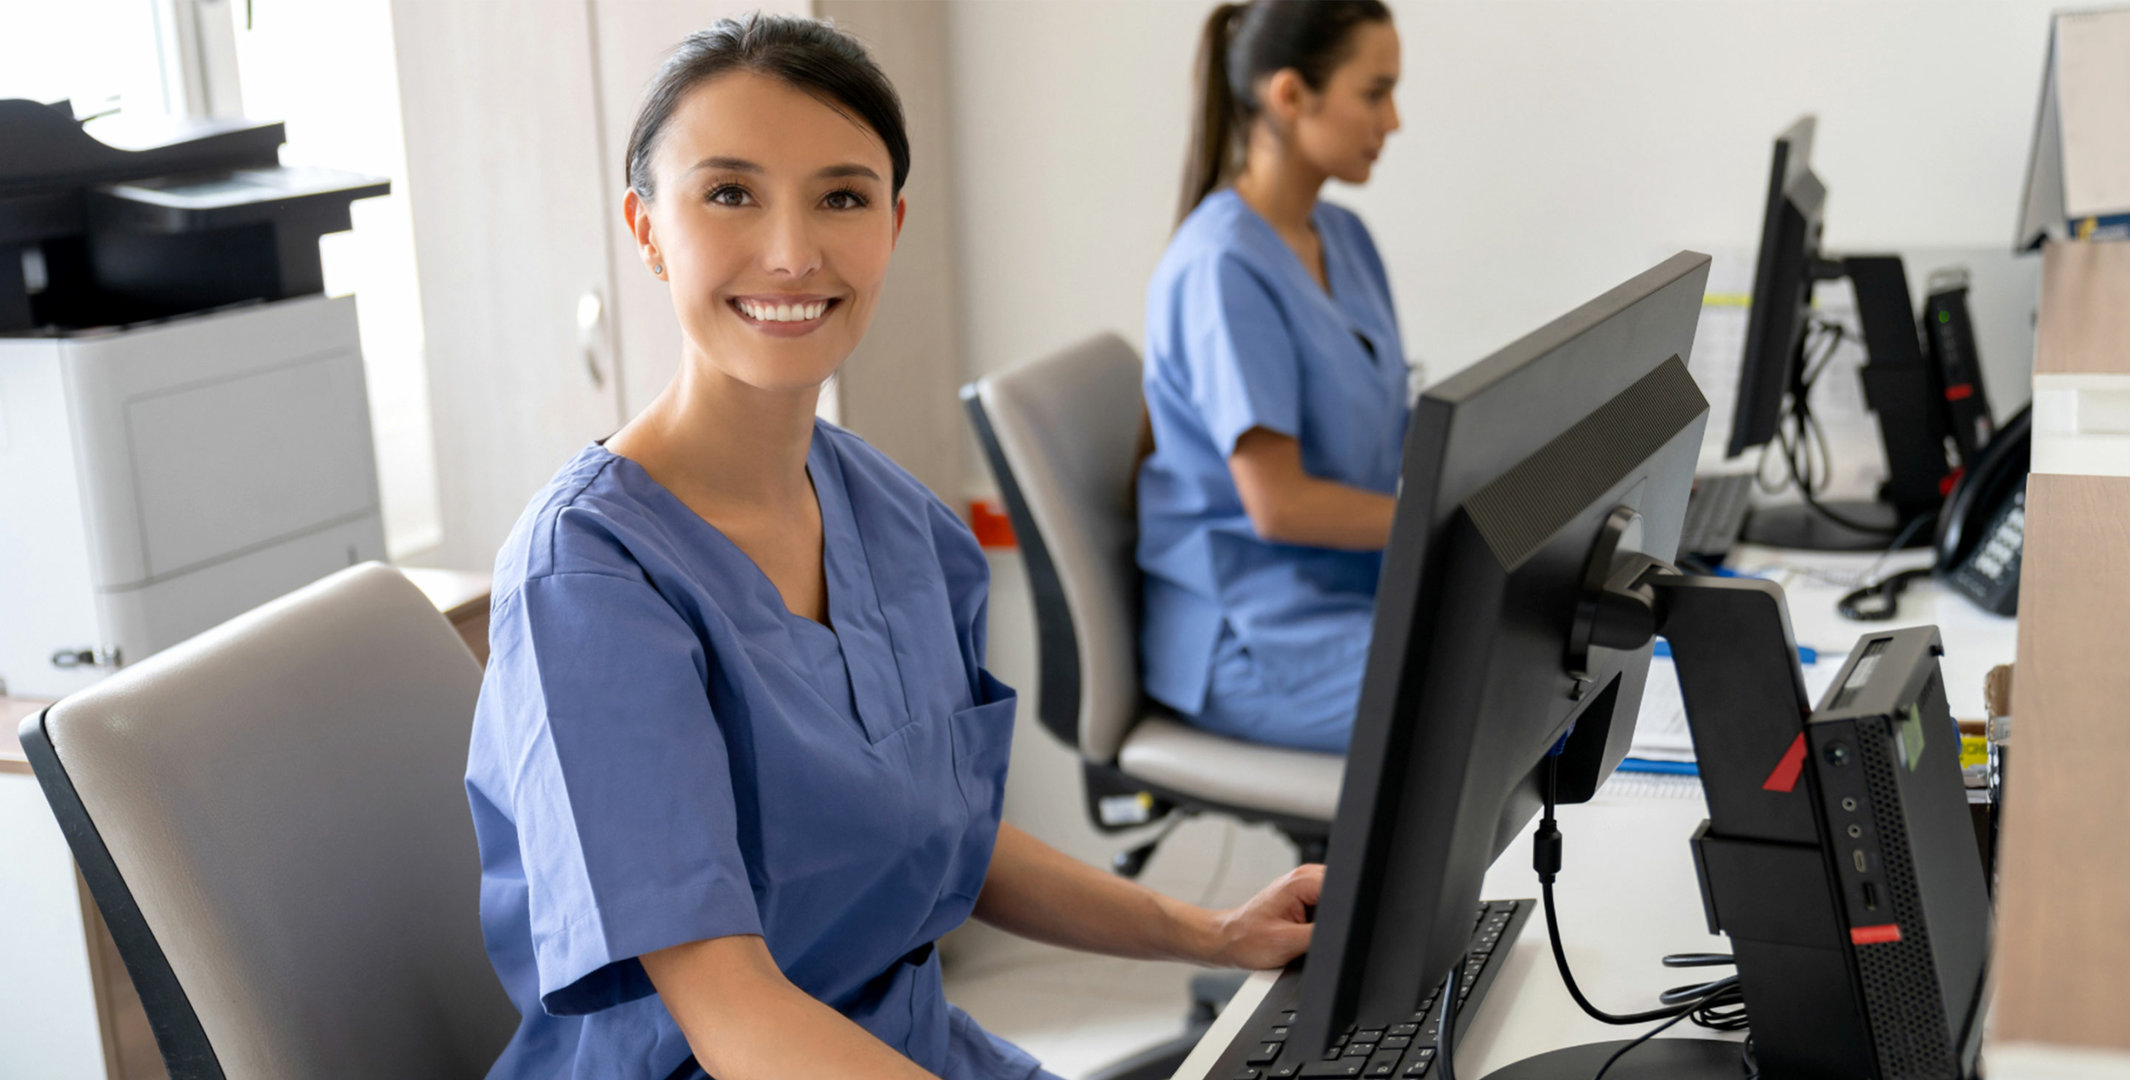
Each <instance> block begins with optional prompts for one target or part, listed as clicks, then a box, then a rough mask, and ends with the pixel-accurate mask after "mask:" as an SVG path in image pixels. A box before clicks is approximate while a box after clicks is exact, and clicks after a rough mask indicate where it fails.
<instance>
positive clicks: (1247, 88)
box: [1176, 0, 1390, 221]
mask: <svg viewBox="0 0 2130 1080" xmlns="http://www.w3.org/2000/svg"><path fill="white" fill-rule="evenodd" d="M1389 21H1390V8H1389V7H1387V6H1385V5H1384V3H1383V0H1245V2H1242V3H1226V4H1221V5H1219V6H1217V7H1215V8H1214V9H1213V13H1212V14H1211V15H1208V16H1206V25H1205V31H1204V32H1203V34H1201V35H1200V37H1199V40H1198V71H1197V76H1198V102H1197V107H1196V108H1195V109H1194V110H1193V111H1192V113H1191V146H1190V154H1189V156H1188V157H1186V158H1185V159H1184V163H1183V200H1182V203H1181V205H1180V206H1179V207H1178V208H1177V215H1176V219H1177V220H1178V221H1181V220H1183V219H1184V218H1187V217H1189V216H1191V211H1193V210H1196V209H1197V208H1198V204H1199V203H1200V202H1201V201H1203V200H1204V199H1205V197H1206V196H1208V195H1211V194H1212V193H1213V192H1214V191H1215V190H1216V189H1218V188H1219V187H1220V186H1221V185H1222V184H1225V183H1227V182H1228V181H1229V180H1231V179H1233V178H1234V175H1235V173H1236V171H1237V170H1239V169H1240V168H1241V167H1242V158H1243V150H1244V144H1245V141H1246V140H1245V135H1246V133H1247V131H1248V126H1249V124H1250V123H1251V122H1252V121H1254V120H1255V119H1256V118H1257V113H1258V104H1257V101H1256V98H1255V88H1256V86H1257V82H1258V80H1259V79H1262V78H1264V77H1266V76H1268V75H1271V74H1273V73H1275V72H1278V71H1284V70H1286V69H1288V68H1293V69H1294V70H1295V71H1296V72H1297V73H1299V74H1300V75H1301V77H1302V82H1303V84H1304V85H1306V86H1308V87H1309V88H1310V89H1311V90H1322V89H1323V88H1324V84H1325V82H1326V81H1327V80H1329V79H1330V77H1331V73H1332V71H1333V70H1334V69H1336V68H1337V67H1338V66H1339V65H1340V64H1343V63H1345V62H1346V58H1347V56H1348V55H1349V54H1350V53H1351V52H1352V50H1353V42H1352V38H1353V31H1354V29H1355V28H1356V27H1358V26H1360V25H1362V24H1363V23H1373V22H1389Z"/></svg>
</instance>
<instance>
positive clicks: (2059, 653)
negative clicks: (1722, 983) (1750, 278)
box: [1992, 243, 2130, 1076]
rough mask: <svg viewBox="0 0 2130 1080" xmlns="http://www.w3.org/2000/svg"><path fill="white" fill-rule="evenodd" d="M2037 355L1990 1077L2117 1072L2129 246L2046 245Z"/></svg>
mask: <svg viewBox="0 0 2130 1080" xmlns="http://www.w3.org/2000/svg"><path fill="white" fill-rule="evenodd" d="M2036 350H2037V355H2036V357H2035V362H2034V372H2035V414H2034V418H2035V428H2034V431H2035V466H2034V468H2035V471H2034V474H2033V475H2032V476H2031V477H2030V478H2029V480H2028V485H2027V506H2026V522H2027V524H2026V549H2025V556H2024V566H2023V570H2022V573H2021V580H2020V594H2019V663H2018V677H2017V678H2016V679H2014V680H2013V687H2012V722H2013V729H2012V743H2011V747H2012V750H2011V753H2012V758H2011V761H2010V764H2009V770H2010V771H2009V775H2008V784H2007V789H2006V800H2007V804H2006V806H2005V808H2004V822H2005V826H2004V833H2003V845H2004V846H2003V855H2002V863H2001V866H2000V867H1999V873H2000V891H1999V894H1998V922H1997V936H1996V943H1995V957H1994V964H1995V975H1996V984H1997V1001H1996V1014H1995V1027H1994V1033H1993V1042H1994V1044H1996V1045H2000V1046H2005V1047H2007V1048H2008V1049H2010V1050H2011V1051H2012V1054H2010V1055H2009V1056H2000V1055H1998V1054H1997V1053H1996V1052H1994V1051H1993V1053H1992V1065H1993V1075H1999V1076H2013V1075H2018V1076H2042V1075H2073V1074H2075V1075H2081V1076H2084V1075H2091V1076H2102V1075H2107V1076H2119V1075H2126V1074H2130V1073H2126V1070H2130V1022H2125V1016H2126V1015H2130V1014H2126V1009H2130V899H2126V897H2130V838H2126V836H2125V830H2126V827H2130V725H2126V723H2125V720H2124V717H2125V714H2126V712H2130V662H2126V660H2125V656H2124V651H2123V650H2124V644H2125V643H2126V642H2130V457H2126V456H2125V455H2123V454H2121V453H2120V452H2119V451H2120V449H2121V447H2122V444H2123V443H2124V442H2125V441H2126V440H2130V423H2125V422H2124V421H2126V420H2130V417H2122V416H2117V415H2115V414H2116V413H2117V412H2119V411H2120V410H2119V409H2118V408H2117V406H2118V405H2119V404H2121V402H2120V401H2119V400H2118V399H2120V398H2121V397H2122V396H2123V394H2124V392H2125V389H2126V388H2130V243H2116V244H2076V243H2072V244H2053V245H2051V246H2050V248H2049V250H2048V252H2047V255H2046V266H2045V268H2044V272H2043V280H2042V310H2041V327H2040V336H2039V339H2038V341H2037V346H2036ZM2021 1044H2024V1045H2021ZM2110 1051H2112V1052H2113V1053H2110ZM2096 1052H2098V1053H2096ZM2036 1053H2039V1054H2040V1055H2041V1056H2040V1057H2038V1058H2037V1057H2031V1056H2030V1057H2028V1058H2024V1059H2022V1058H2021V1057H2020V1056H2019V1055H2020V1054H2027V1055H2033V1054H2036ZM2066 1054H2068V1055H2071V1056H2063V1055H2066ZM2050 1055H2056V1056H2054V1057H2051V1056H2050ZM2074 1059H2075V1060H2076V1061H2080V1062H2084V1063H2086V1064H2081V1065H2075V1066H2074V1065H2072V1064H2071V1062H2072V1061H2074ZM2088 1067H2090V1068H2091V1069H2093V1070H2094V1071H2090V1072H2085V1071H2079V1070H2083V1069H2086V1068H2088ZM2066 1069H2070V1070H2072V1071H2071V1072H2065V1071H2064V1070H2066Z"/></svg>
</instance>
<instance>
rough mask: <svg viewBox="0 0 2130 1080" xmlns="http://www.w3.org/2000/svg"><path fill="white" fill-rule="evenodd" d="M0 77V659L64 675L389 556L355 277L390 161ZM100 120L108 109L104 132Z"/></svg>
mask: <svg viewBox="0 0 2130 1080" xmlns="http://www.w3.org/2000/svg"><path fill="white" fill-rule="evenodd" d="M108 123H110V121H98V122H96V124H92V125H89V126H85V125H84V124H83V123H82V122H80V121H77V120H76V119H75V118H74V115H73V111H72V109H71V107H69V105H68V104H67V103H65V102H60V103H58V104H45V103H39V102H33V101H21V100H0V683H4V686H5V690H6V692H7V693H9V694H12V695H14V696H18V697H59V696H62V695H64V694H66V693H69V692H71V691H73V690H75V689H78V688H80V687H82V686H85V685H87V684H89V683H90V682H93V681H95V680H96V679H98V678H101V677H102V676H103V675H105V674H108V673H109V672H110V671H111V670H113V669H115V668H117V667H119V666H121V665H123V664H126V663H130V662H132V661H136V660H139V659H141V658H142V657H145V656H147V655H149V654H151V653H154V652H156V651H157V650H160V649H163V648H165V647H167V646H169V645H172V644H174V643H176V642H178V641H180V640H183V639H185V638H187V637H190V636H192V635H194V634H196V633H198V632H200V631H202V630H205V629H207V628H209V627H211V626H214V625H215V624H217V623H219V622H221V621H223V620H224V619H227V618H229V617H230V616H232V615H235V614H237V613H239V612H242V611H244V610H246V609H248V608H251V607H255V606H257V605H258V604H261V603H263V602H265V601H268V600H271V599H273V598H274V597H277V596H279V595H281V594H283V593H286V592H288V591H289V590H291V589H294V588H296V587H298V586H301V585H304V584H306V583H308V582H310V581H313V580H315V579H317V578H318V577H320V576H322V575H324V574H327V573H330V572H332V571H333V570H336V569H338V568H340V567H343V566H347V565H349V564H351V563H354V562H359V561H362V560H365V559H381V558H383V557H384V555H385V549H384V530H383V524H382V518H381V516H380V513H379V506H378V496H377V474H376V464H375V458H374V455H373V453H372V447H371V437H370V416H369V405H368V400H367V395H366V393H365V388H364V381H363V367H362V345H361V341H360V339H359V338H358V336H357V333H356V324H355V301H354V298H353V297H328V296H326V295H324V288H323V286H324V281H323V275H322V271H321V266H320V261H319V253H318V239H319V237H320V236H321V235H323V234H325V233H329V232H337V231H340V230H344V229H347V228H348V227H349V204H350V203H351V202H352V201H353V200H355V199H359V198H365V197H368V196H372V195H381V194H384V193H385V192H386V191H387V190H388V185H387V184H386V183H385V182H384V181H383V180H381V179H377V178H373V177H366V176H360V175H356V174H352V173H345V172H340V171H337V170H327V169H315V168H300V167H289V166H283V165H281V164H280V146H281V143H282V142H283V137H284V132H283V127H282V125H281V124H278V123H258V122H253V121H244V120H234V121H232V120H205V121H201V120H193V121H186V120H176V121H170V122H167V123H163V124H161V126H160V127H157V128H155V129H152V130H144V129H141V128H139V127H135V128H133V129H132V130H123V131H122V130H119V129H116V128H113V129H110V130H106V129H105V128H104V127H101V126H98V125H105V124H108ZM92 132H94V134H92Z"/></svg>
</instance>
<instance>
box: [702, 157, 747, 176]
mask: <svg viewBox="0 0 2130 1080" xmlns="http://www.w3.org/2000/svg"><path fill="white" fill-rule="evenodd" d="M701 169H719V170H722V171H725V172H742V173H758V172H761V171H762V167H761V166H760V165H757V164H755V163H754V162H752V161H749V160H747V159H746V158H736V157H706V158H704V159H702V160H701V161H698V162H696V163H695V164H693V165H690V166H689V167H688V171H689V172H691V173H692V172H696V171H698V170H701Z"/></svg>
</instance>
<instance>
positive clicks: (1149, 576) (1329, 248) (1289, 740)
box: [1138, 189, 1410, 750]
mask: <svg viewBox="0 0 2130 1080" xmlns="http://www.w3.org/2000/svg"><path fill="white" fill-rule="evenodd" d="M1311 221H1312V224H1313V225H1314V226H1315V228H1316V232H1317V236H1318V238H1319V240H1320V242H1321V251H1322V258H1323V269H1324V281H1323V282H1322V283H1319V282H1318V281H1317V279H1316V277H1315V276H1314V275H1313V274H1311V273H1310V271H1309V270H1308V268H1307V267H1305V266H1304V265H1303V264H1302V261H1301V259H1300V258H1299V257H1298V256H1297V255H1296V253H1295V252H1294V250H1293V249H1292V248H1290V247H1289V246H1288V245H1287V244H1286V242H1285V241H1283V240H1282V239H1281V238H1280V236H1279V234H1278V233H1277V232H1276V231H1275V230H1274V229H1273V228H1272V226H1271V224H1270V223H1268V222H1267V221H1265V219H1264V218H1263V217H1261V216H1259V215H1258V214H1257V212H1256V211H1254V210H1252V209H1251V208H1250V206H1249V205H1248V204H1247V203H1245V202H1244V201H1243V200H1242V198H1241V197H1240V196H1238V195H1237V194H1236V193H1235V192H1234V191H1233V190H1232V189H1223V190H1221V191H1217V192H1215V193H1213V194H1212V195H1209V196H1207V197H1206V199H1205V201H1204V202H1202V203H1200V204H1199V206H1198V208H1197V209H1196V210H1194V211H1193V212H1192V213H1191V215H1190V216H1189V217H1188V218H1186V219H1185V220H1184V222H1183V224H1182V225H1180V226H1178V227H1177V230H1176V235H1175V236H1174V237H1173V238H1172V239H1171V240H1170V242H1169V248H1168V251H1167V253H1166V254H1165V255H1164V256H1163V258H1162V260H1161V263H1160V266H1159V267H1158V268H1157V269H1156V270H1155V272H1154V278H1153V281H1152V283H1151V284H1150V285H1149V286H1148V288H1147V317H1146V347H1147V363H1146V372H1145V383H1144V385H1145V391H1146V402H1147V410H1148V414H1149V417H1150V419H1151V421H1152V424H1153V428H1154V453H1153V455H1152V456H1151V457H1149V458H1148V459H1147V461H1146V462H1145V464H1144V465H1142V466H1141V468H1140V472H1139V484H1138V493H1139V544H1138V561H1139V566H1140V569H1141V570H1142V571H1143V572H1144V585H1145V589H1144V594H1143V615H1142V624H1141V636H1140V656H1141V660H1142V670H1143V672H1144V679H1145V685H1146V689H1147V692H1148V694H1149V695H1151V696H1152V697H1153V698H1155V699H1156V700H1158V701H1160V702H1162V703H1164V704H1166V705H1169V706H1170V707H1172V708H1174V709H1176V710H1178V711H1179V712H1181V713H1183V714H1184V715H1186V716H1188V717H1191V718H1193V719H1195V720H1198V721H1200V722H1201V723H1202V724H1204V725H1205V726H1208V727H1213V728H1214V729H1215V730H1223V731H1225V733H1228V734H1234V735H1237V736H1239V737H1244V738H1252V739H1257V740H1260V741H1266V742H1278V743H1282V744H1285V745H1296V746H1305V747H1309V748H1312V749H1323V750H1340V749H1343V748H1344V745H1345V739H1346V733H1347V731H1348V730H1350V727H1351V712H1352V707H1353V700H1352V696H1353V693H1354V692H1355V691H1356V690H1357V688H1358V685H1359V671H1360V668H1361V667H1362V665H1363V662H1364V661H1365V658H1366V652H1367V643H1368V634H1369V620H1370V618H1371V615H1372V612H1373V607H1374V599H1375V589H1376V578H1377V574H1378V572H1379V569H1380V567H1381V562H1382V556H1381V553H1380V552H1369V551H1358V552H1357V551H1336V550H1332V549H1328V548H1316V547H1305V546H1299V545H1289V544H1277V543H1273V542H1270V541H1267V540H1265V539H1263V538H1262V537H1260V536H1259V535H1258V534H1257V531H1256V529H1255V527H1254V526H1253V525H1252V524H1251V522H1250V519H1249V515H1248V514H1247V513H1246V512H1245V511H1244V509H1243V505H1242V496H1241V494H1240V493H1239V492H1238V491H1237V490H1236V487H1235V480H1234V476H1233V474H1232V473H1231V472H1230V471H1229V468H1228V457H1229V455H1231V454H1233V453H1234V451H1235V445H1236V442H1237V440H1239V439H1240V438H1241V437H1242V435H1243V434H1244V433H1245V432H1247V431H1249V430H1251V429H1252V428H1260V427H1261V428H1264V429H1266V430H1269V431H1273V432H1276V433H1278V434H1281V435H1286V436H1289V437H1291V438H1293V439H1295V440H1296V441H1297V442H1298V443H1299V444H1300V447H1301V456H1302V467H1303V469H1304V470H1305V471H1306V472H1308V473H1309V475H1311V476H1314V477H1317V478H1319V479H1325V480H1333V481H1336V482H1338V483H1341V484H1345V485H1348V486H1350V487H1356V488H1361V489H1363V490H1367V491H1374V492H1380V493H1382V494H1386V495H1388V494H1393V493H1395V492H1396V490H1397V483H1398V466H1399V462H1400V457H1401V453H1402V448H1403V444H1404V439H1405V427H1406V423H1407V419H1408V417H1409V415H1410V405H1409V400H1410V399H1409V396H1408V388H1407V381H1408V378H1409V376H1408V372H1407V368H1406V363H1405V349H1404V344H1403V342H1402V341H1401V340H1400V338H1399V334H1398V321H1397V316H1396V313H1395V311H1394V310H1393V308H1392V302H1391V295H1390V282H1389V279H1388V277H1387V276H1386V275H1385V273H1384V270H1383V263H1382V259H1381V257H1380V256H1379V255H1378V254H1377V252H1376V247H1375V243H1374V241H1373V240H1371V239H1370V238H1369V235H1368V230H1367V229H1366V228H1365V227H1363V226H1362V224H1361V221H1360V219H1359V218H1358V217H1355V216H1354V215H1353V214H1352V213H1351V212H1350V211H1347V210H1345V209H1343V208H1340V207H1337V206H1334V205H1331V204H1329V203H1325V202H1322V201H1319V202H1318V203H1317V206H1316V209H1315V211H1314V213H1313V215H1312V219H1311ZM1259 720H1261V721H1262V723H1258V721H1259ZM1298 720H1299V721H1302V722H1303V726H1302V728H1295V726H1294V723H1295V722H1296V721H1298ZM1230 721H1232V723H1231V722H1230Z"/></svg>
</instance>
